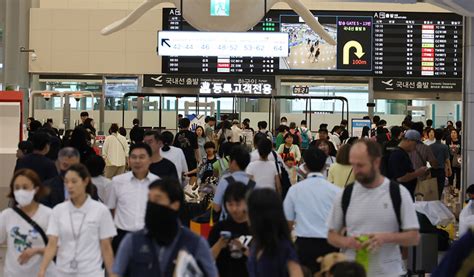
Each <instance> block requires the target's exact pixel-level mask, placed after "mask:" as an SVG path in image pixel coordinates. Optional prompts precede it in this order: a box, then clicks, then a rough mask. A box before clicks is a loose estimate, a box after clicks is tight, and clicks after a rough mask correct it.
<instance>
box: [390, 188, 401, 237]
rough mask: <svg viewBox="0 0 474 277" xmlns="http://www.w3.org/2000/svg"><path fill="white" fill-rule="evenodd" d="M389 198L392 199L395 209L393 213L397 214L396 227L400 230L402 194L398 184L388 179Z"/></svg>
mask: <svg viewBox="0 0 474 277" xmlns="http://www.w3.org/2000/svg"><path fill="white" fill-rule="evenodd" d="M390 198H391V199H392V205H393V209H394V210H395V215H396V216H397V222H398V227H399V229H400V231H401V230H402V215H401V208H402V195H401V193H400V184H398V183H397V182H395V181H392V180H390Z"/></svg>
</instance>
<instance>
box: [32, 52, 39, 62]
mask: <svg viewBox="0 0 474 277" xmlns="http://www.w3.org/2000/svg"><path fill="white" fill-rule="evenodd" d="M37 59H38V55H36V53H31V60H32V61H33V62H34V61H36V60H37Z"/></svg>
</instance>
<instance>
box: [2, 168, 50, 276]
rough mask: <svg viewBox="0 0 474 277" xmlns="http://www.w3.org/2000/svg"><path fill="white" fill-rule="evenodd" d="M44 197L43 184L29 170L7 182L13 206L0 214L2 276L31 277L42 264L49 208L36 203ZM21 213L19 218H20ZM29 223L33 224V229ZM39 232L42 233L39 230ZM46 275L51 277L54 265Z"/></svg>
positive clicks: (16, 174)
mask: <svg viewBox="0 0 474 277" xmlns="http://www.w3.org/2000/svg"><path fill="white" fill-rule="evenodd" d="M42 195H43V185H42V184H41V180H40V178H39V177H38V175H37V174H36V173H35V172H34V171H32V170H30V169H20V170H18V171H16V172H15V174H14V176H13V178H12V181H11V183H10V193H9V195H8V196H9V197H10V198H11V199H12V200H13V201H14V207H13V208H8V209H6V210H4V211H3V212H2V213H1V215H0V243H4V242H5V240H6V241H7V253H6V258H5V266H4V273H3V276H5V277H13V276H34V275H35V274H36V273H37V272H38V270H39V268H40V264H41V259H42V256H43V253H44V249H45V247H46V244H47V242H46V241H45V239H47V237H46V235H44V238H43V236H42V235H41V232H43V233H44V232H45V230H46V228H47V227H48V222H49V219H50V215H51V209H50V208H48V207H46V206H43V205H41V204H39V203H38V199H39V198H40V197H41V196H42ZM20 214H21V215H20ZM27 219H28V220H29V221H30V222H33V221H34V222H35V223H33V224H36V226H35V227H34V226H33V225H32V224H31V223H29V222H28V221H27ZM40 229H41V230H40ZM47 276H55V275H54V265H51V267H50V268H49V269H48V274H47Z"/></svg>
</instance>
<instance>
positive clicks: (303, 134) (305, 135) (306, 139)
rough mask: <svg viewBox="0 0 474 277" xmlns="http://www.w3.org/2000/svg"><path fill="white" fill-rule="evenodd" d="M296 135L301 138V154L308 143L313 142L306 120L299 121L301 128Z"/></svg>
mask: <svg viewBox="0 0 474 277" xmlns="http://www.w3.org/2000/svg"><path fill="white" fill-rule="evenodd" d="M298 133H299V134H300V138H301V145H300V148H301V150H302V151H301V152H303V151H304V150H306V149H308V147H309V143H310V142H311V141H312V140H313V135H312V134H311V131H310V130H309V128H308V127H307V123H306V120H301V127H300V128H299V130H298Z"/></svg>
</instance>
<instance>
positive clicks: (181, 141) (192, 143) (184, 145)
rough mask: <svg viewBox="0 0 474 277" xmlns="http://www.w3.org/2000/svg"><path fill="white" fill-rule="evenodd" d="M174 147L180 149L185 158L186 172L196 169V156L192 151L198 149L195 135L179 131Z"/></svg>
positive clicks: (186, 131)
mask: <svg viewBox="0 0 474 277" xmlns="http://www.w3.org/2000/svg"><path fill="white" fill-rule="evenodd" d="M173 146H174V147H178V148H181V150H183V152H184V156H185V157H186V164H187V165H188V170H190V171H191V170H193V169H195V168H196V167H197V161H196V156H195V154H194V150H196V149H199V146H198V142H197V137H196V134H194V133H193V132H191V131H189V130H181V131H179V133H177V134H176V137H175V139H174V143H173Z"/></svg>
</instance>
